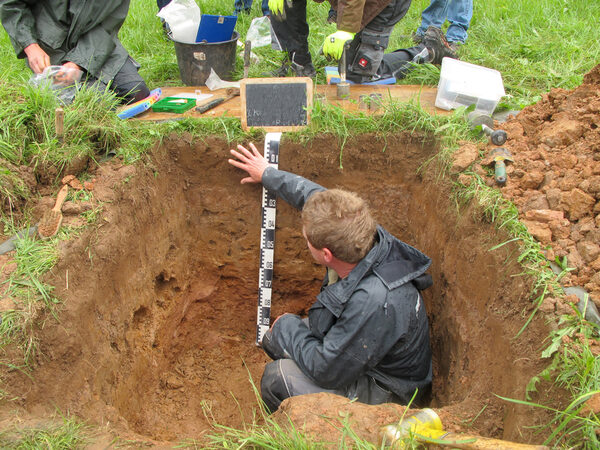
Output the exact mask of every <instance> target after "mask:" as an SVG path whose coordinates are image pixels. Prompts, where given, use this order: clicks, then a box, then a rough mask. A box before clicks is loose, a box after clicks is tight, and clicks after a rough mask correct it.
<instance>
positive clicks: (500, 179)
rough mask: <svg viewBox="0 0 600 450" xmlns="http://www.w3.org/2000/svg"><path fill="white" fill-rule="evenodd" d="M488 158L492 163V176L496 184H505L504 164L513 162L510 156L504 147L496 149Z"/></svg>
mask: <svg viewBox="0 0 600 450" xmlns="http://www.w3.org/2000/svg"><path fill="white" fill-rule="evenodd" d="M490 157H491V158H492V162H493V163H494V176H495V178H496V183H498V184H504V183H506V163H507V162H513V161H514V159H513V157H512V155H511V154H510V152H509V151H508V150H507V149H505V148H504V147H497V148H495V149H493V150H492V151H491V153H490Z"/></svg>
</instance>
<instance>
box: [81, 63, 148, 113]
mask: <svg viewBox="0 0 600 450" xmlns="http://www.w3.org/2000/svg"><path fill="white" fill-rule="evenodd" d="M138 68H139V65H138V64H137V63H136V62H135V61H134V59H133V58H131V56H130V57H128V58H127V60H126V61H125V64H123V67H121V69H120V70H119V71H118V72H117V74H116V75H115V77H114V78H113V80H112V82H111V84H110V87H109V86H107V85H106V84H105V83H103V82H102V81H100V80H99V79H97V78H96V77H93V76H91V75H88V76H87V78H85V82H86V83H87V84H88V85H90V86H93V87H94V88H95V89H98V90H100V91H105V90H106V89H107V88H108V89H110V90H111V91H114V92H115V94H116V95H117V97H118V98H119V99H121V102H122V103H125V104H127V103H134V102H137V101H139V100H143V99H144V98H146V97H148V95H150V90H149V89H148V86H146V83H145V81H144V79H143V78H142V77H141V76H140V74H139V73H138ZM84 77H85V75H84Z"/></svg>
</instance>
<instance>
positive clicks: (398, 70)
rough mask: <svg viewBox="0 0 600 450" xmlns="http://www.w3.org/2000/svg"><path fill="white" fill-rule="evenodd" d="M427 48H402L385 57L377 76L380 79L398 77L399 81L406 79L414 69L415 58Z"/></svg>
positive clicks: (422, 46) (421, 46)
mask: <svg viewBox="0 0 600 450" xmlns="http://www.w3.org/2000/svg"><path fill="white" fill-rule="evenodd" d="M424 48H425V46H424V45H422V44H421V45H417V46H415V47H409V48H401V49H398V50H395V51H393V52H391V53H386V54H385V55H383V59H382V61H381V65H380V66H379V70H378V72H377V75H378V77H379V78H390V77H396V78H397V79H401V78H404V77H405V76H406V74H407V73H408V72H409V71H410V69H411V68H412V67H413V65H412V61H413V59H414V57H415V56H417V55H418V54H419V53H421V50H423V49H424Z"/></svg>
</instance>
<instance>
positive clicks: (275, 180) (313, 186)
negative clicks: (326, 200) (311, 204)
mask: <svg viewBox="0 0 600 450" xmlns="http://www.w3.org/2000/svg"><path fill="white" fill-rule="evenodd" d="M262 184H263V186H264V187H265V188H267V189H269V190H271V191H273V192H275V193H276V194H277V195H278V196H279V197H281V198H282V199H283V200H285V201H286V202H288V203H289V204H290V205H292V206H293V207H294V208H296V209H300V210H301V209H302V207H303V206H304V203H305V202H306V200H308V198H309V197H310V196H311V195H313V194H314V193H315V192H319V191H324V190H325V188H324V187H323V186H321V185H319V184H317V183H314V182H312V181H310V180H307V179H306V178H304V177H301V176H300V175H294V174H293V173H290V172H286V171H285V170H278V169H275V168H274V167H267V169H266V170H265V171H264V173H263V176H262Z"/></svg>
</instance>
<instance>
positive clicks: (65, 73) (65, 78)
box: [54, 61, 82, 85]
mask: <svg viewBox="0 0 600 450" xmlns="http://www.w3.org/2000/svg"><path fill="white" fill-rule="evenodd" d="M62 67H63V69H64V70H62V69H61V71H60V72H58V73H57V74H56V75H55V76H54V79H55V81H57V82H59V83H63V84H65V85H68V84H71V83H73V82H74V81H76V80H79V78H80V77H81V72H82V71H81V67H79V66H78V65H77V64H75V63H74V62H71V61H69V62H66V63H64V64H63V65H62Z"/></svg>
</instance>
